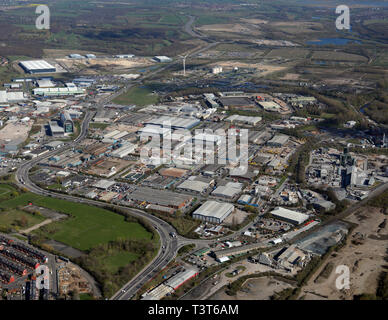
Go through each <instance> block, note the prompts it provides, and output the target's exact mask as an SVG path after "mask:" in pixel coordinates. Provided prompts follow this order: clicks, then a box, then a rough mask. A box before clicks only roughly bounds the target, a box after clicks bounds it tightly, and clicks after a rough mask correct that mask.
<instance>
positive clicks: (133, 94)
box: [113, 88, 158, 107]
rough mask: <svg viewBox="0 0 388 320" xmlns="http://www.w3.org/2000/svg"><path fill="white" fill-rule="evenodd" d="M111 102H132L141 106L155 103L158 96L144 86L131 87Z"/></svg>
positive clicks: (126, 103) (128, 103)
mask: <svg viewBox="0 0 388 320" xmlns="http://www.w3.org/2000/svg"><path fill="white" fill-rule="evenodd" d="M113 102H114V103H117V104H121V105H130V104H134V105H136V106H138V107H142V106H145V105H148V104H153V103H157V102H158V96H157V95H154V94H153V93H152V92H151V91H150V90H148V89H146V88H132V89H130V90H128V91H127V92H126V93H124V94H122V95H121V96H119V97H117V98H116V99H114V100H113Z"/></svg>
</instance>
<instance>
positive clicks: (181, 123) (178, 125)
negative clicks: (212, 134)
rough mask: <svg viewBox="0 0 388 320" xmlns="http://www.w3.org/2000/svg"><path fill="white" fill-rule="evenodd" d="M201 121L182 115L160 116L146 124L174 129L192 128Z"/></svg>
mask: <svg viewBox="0 0 388 320" xmlns="http://www.w3.org/2000/svg"><path fill="white" fill-rule="evenodd" d="M200 122H201V121H200V120H198V119H196V118H180V117H170V116H162V117H159V118H154V119H151V120H149V121H146V122H145V123H144V124H145V125H153V126H160V127H165V128H170V127H171V128H172V129H187V130H189V129H191V128H193V127H195V126H196V125H198V124H199V123H200Z"/></svg>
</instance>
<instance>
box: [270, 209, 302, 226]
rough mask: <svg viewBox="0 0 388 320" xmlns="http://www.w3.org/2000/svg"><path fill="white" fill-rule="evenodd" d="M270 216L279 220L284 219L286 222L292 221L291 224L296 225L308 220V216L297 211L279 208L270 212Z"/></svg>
mask: <svg viewBox="0 0 388 320" xmlns="http://www.w3.org/2000/svg"><path fill="white" fill-rule="evenodd" d="M271 214H272V215H273V216H274V217H277V218H280V219H285V220H288V221H292V222H295V223H297V224H301V223H303V222H305V221H306V220H307V219H308V218H309V216H308V215H307V214H304V213H300V212H297V211H292V210H288V209H285V208H281V207H278V208H275V209H274V210H273V211H271Z"/></svg>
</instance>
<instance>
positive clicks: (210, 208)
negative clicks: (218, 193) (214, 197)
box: [193, 201, 234, 220]
mask: <svg viewBox="0 0 388 320" xmlns="http://www.w3.org/2000/svg"><path fill="white" fill-rule="evenodd" d="M233 210H234V205H232V204H230V203H224V202H217V201H206V202H205V203H204V204H203V205H202V206H201V207H200V208H198V209H197V210H196V211H195V212H194V213H193V215H201V216H205V217H215V218H218V219H220V220H223V219H225V218H226V216H227V215H229V214H230V213H231V212H232V211H233Z"/></svg>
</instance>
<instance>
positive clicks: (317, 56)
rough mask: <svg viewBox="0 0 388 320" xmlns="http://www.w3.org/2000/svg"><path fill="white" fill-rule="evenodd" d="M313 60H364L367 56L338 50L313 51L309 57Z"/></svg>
mask: <svg viewBox="0 0 388 320" xmlns="http://www.w3.org/2000/svg"><path fill="white" fill-rule="evenodd" d="M311 58H312V59H314V60H332V61H351V62H355V61H358V62H366V61H368V59H367V58H365V57H363V56H360V55H356V54H350V53H345V52H339V51H314V54H313V56H312V57H311Z"/></svg>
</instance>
